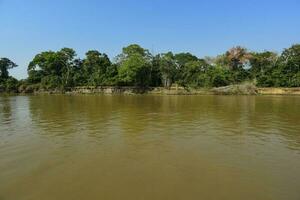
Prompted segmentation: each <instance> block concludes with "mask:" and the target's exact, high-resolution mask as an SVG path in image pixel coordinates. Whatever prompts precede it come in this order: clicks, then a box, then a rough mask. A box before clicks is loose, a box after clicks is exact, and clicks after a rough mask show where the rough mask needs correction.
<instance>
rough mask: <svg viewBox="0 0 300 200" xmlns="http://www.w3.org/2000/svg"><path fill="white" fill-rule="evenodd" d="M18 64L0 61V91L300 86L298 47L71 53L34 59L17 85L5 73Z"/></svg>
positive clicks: (47, 53) (65, 50) (48, 53)
mask: <svg viewBox="0 0 300 200" xmlns="http://www.w3.org/2000/svg"><path fill="white" fill-rule="evenodd" d="M14 67H17V65H16V64H15V63H14V62H13V61H11V60H9V59H8V58H1V59H0V90H1V89H2V90H4V91H5V90H6V91H12V90H17V89H18V88H20V87H21V88H28V87H29V88H33V89H66V88H70V87H76V86H136V87H171V85H172V84H174V83H176V84H178V85H180V86H183V87H188V88H200V87H220V86H227V85H230V84H239V83H242V82H245V81H251V82H253V83H255V84H256V85H257V86H259V87H300V44H295V45H292V46H291V47H290V48H287V49H284V51H283V52H282V53H281V54H277V53H275V52H272V51H264V52H250V51H248V50H247V49H246V48H243V47H240V46H237V47H233V48H231V49H229V50H228V51H226V52H225V53H224V54H222V55H219V56H216V57H204V58H198V57H197V56H195V55H192V54H191V53H177V54H174V53H172V52H167V53H161V54H157V55H153V54H151V53H150V52H149V50H147V49H144V48H142V47H141V46H139V45H137V44H132V45H129V46H127V47H124V48H123V49H122V53H121V54H120V55H118V56H116V57H115V59H114V60H113V61H112V60H110V58H109V57H108V56H107V54H105V53H100V52H99V51H97V50H90V51H88V52H87V53H86V54H85V58H83V59H80V58H78V57H77V55H76V52H75V51H74V50H73V49H71V48H63V49H61V50H59V51H45V52H41V53H39V54H37V55H36V56H35V57H34V58H33V60H32V61H31V62H30V63H29V65H28V78H27V79H25V80H20V81H18V80H17V79H15V78H13V77H11V76H9V73H8V70H9V69H11V68H14Z"/></svg>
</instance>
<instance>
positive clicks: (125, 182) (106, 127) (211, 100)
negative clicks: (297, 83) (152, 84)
mask: <svg viewBox="0 0 300 200" xmlns="http://www.w3.org/2000/svg"><path fill="white" fill-rule="evenodd" d="M19 199H20V200H53V199H55V200H82V199H103V200H134V199H137V200H154V199H155V200H168V199H170V200H199V199H208V200H209V199H211V200H214V199H216V200H217V199H222V200H240V199H243V200H254V199H255V200H285V199H288V200H299V199H300V97H299V96H159V95H157V96H155V95H132V96H126V95H77V96H68V95H37V96H0V200H19Z"/></svg>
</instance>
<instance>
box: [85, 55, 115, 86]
mask: <svg viewBox="0 0 300 200" xmlns="http://www.w3.org/2000/svg"><path fill="white" fill-rule="evenodd" d="M110 66H111V62H110V60H109V58H108V56H107V55H106V54H101V53H100V52H98V51H96V50H91V51H88V52H87V53H86V58H85V59H84V60H83V70H84V76H85V80H87V83H88V84H89V85H95V86H96V85H103V84H104V83H105V81H106V78H107V77H106V73H107V72H108V68H109V67H110Z"/></svg>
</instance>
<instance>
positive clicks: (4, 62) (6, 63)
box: [0, 58, 17, 80]
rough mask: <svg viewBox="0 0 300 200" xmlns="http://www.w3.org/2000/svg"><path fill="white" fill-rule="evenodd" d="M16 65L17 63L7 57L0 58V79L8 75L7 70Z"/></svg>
mask: <svg viewBox="0 0 300 200" xmlns="http://www.w3.org/2000/svg"><path fill="white" fill-rule="evenodd" d="M14 67H17V65H16V64H15V63H14V62H12V61H11V60H9V59H8V58H0V79H3V80H4V79H7V78H8V77H9V73H8V70H9V69H12V68H14Z"/></svg>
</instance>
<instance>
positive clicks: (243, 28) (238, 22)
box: [0, 0, 300, 78]
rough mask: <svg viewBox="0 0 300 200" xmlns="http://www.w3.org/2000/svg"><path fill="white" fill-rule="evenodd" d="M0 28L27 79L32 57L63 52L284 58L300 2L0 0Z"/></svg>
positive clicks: (296, 37) (298, 32)
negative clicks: (134, 46) (136, 49)
mask: <svg viewBox="0 0 300 200" xmlns="http://www.w3.org/2000/svg"><path fill="white" fill-rule="evenodd" d="M0 25H1V30H0V57H8V58H10V59H11V60H13V61H15V62H16V63H17V64H18V65H19V67H18V68H15V69H13V70H11V71H10V72H11V75H13V76H15V77H17V78H25V77H27V71H26V69H27V65H28V63H29V62H30V60H31V59H32V58H33V57H34V55H36V54H37V53H39V52H41V51H45V50H59V49H60V48H62V47H71V48H74V49H75V50H76V51H77V54H78V56H79V57H83V56H84V53H85V52H86V51H87V50H89V49H97V50H99V51H100V52H105V53H107V54H108V55H109V56H110V57H111V58H113V57H114V56H116V55H117V54H119V53H120V52H121V48H122V47H124V46H126V45H128V44H131V43H138V44H140V45H142V46H143V47H144V48H148V49H149V50H151V52H154V53H159V52H166V51H174V52H191V53H193V54H195V55H197V56H199V57H203V56H205V55H208V56H215V55H217V54H221V53H223V52H225V51H226V50H227V49H228V48H230V47H232V46H236V45H242V46H244V47H247V48H248V49H250V50H257V51H262V50H265V49H268V50H274V51H277V52H280V51H282V49H283V48H286V47H289V46H290V45H291V44H294V43H300V1H299V0H285V1H284V0H282V1H280V0H278V1H275V0H248V1H241V0H239V1H238V0H226V1H221V0H208V1H201V0H185V1H183V0H181V1H179V0H169V1H168V0H147V1H146V0H105V1H104V0H103V1H102V0H98V1H97V0H85V1H84V0H81V1H80V0H26V1H25V0H0Z"/></svg>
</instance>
